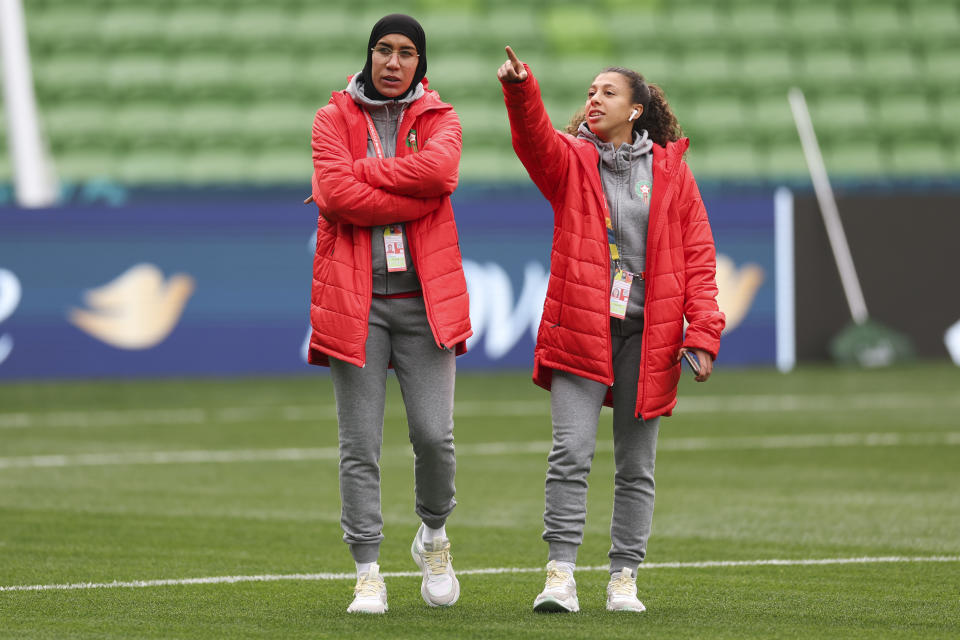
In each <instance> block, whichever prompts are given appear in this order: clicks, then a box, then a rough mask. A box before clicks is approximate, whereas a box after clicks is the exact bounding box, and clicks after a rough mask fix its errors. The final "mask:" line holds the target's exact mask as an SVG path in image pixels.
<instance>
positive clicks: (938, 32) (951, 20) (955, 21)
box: [907, 0, 960, 39]
mask: <svg viewBox="0 0 960 640" xmlns="http://www.w3.org/2000/svg"><path fill="white" fill-rule="evenodd" d="M907 10H908V13H909V16H910V19H909V22H908V23H907V25H908V27H911V28H912V31H913V32H914V33H916V34H919V35H920V37H921V38H930V37H931V36H934V37H937V36H948V37H950V38H954V39H955V38H956V36H957V34H958V33H960V7H957V3H956V2H954V1H952V0H939V1H938V0H925V1H924V2H910V3H907Z"/></svg>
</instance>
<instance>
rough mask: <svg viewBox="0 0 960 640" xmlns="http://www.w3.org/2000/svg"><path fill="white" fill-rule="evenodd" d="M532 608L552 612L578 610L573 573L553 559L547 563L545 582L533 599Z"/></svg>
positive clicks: (578, 602)
mask: <svg viewBox="0 0 960 640" xmlns="http://www.w3.org/2000/svg"><path fill="white" fill-rule="evenodd" d="M533 610H534V611H541V612H554V613H566V612H577V611H580V601H579V600H577V583H576V581H574V579H573V574H571V573H570V572H569V571H564V570H563V569H561V568H560V567H559V566H558V565H557V563H556V562H554V561H553V560H551V561H550V562H548V563H547V582H546V584H545V585H544V587H543V591H541V592H540V595H538V596H537V598H536V599H535V600H534V601H533Z"/></svg>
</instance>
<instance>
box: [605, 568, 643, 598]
mask: <svg viewBox="0 0 960 640" xmlns="http://www.w3.org/2000/svg"><path fill="white" fill-rule="evenodd" d="M610 591H611V592H613V593H615V594H616V595H618V596H636V595H637V584H636V583H635V582H634V581H633V579H632V578H629V577H627V576H626V575H624V574H622V573H621V574H620V575H619V576H617V577H616V578H613V579H612V580H610Z"/></svg>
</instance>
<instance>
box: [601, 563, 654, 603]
mask: <svg viewBox="0 0 960 640" xmlns="http://www.w3.org/2000/svg"><path fill="white" fill-rule="evenodd" d="M646 610H647V608H646V607H645V606H643V603H642V602H640V601H639V600H638V599H637V576H636V575H635V574H634V573H633V571H632V570H630V569H628V568H624V569H622V570H620V571H618V572H616V573H615V574H613V575H612V576H610V582H608V583H607V611H634V612H636V613H640V612H641V611H646Z"/></svg>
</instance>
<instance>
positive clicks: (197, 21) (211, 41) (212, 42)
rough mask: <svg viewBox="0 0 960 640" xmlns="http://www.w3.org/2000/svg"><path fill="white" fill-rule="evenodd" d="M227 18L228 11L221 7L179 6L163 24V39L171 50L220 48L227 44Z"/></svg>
mask: <svg viewBox="0 0 960 640" xmlns="http://www.w3.org/2000/svg"><path fill="white" fill-rule="evenodd" d="M226 18H227V14H226V13H225V12H224V11H222V10H220V9H218V8H217V7H212V6H206V5H197V6H192V5H183V6H180V7H177V8H176V9H175V10H173V11H172V12H171V13H170V14H169V16H168V17H167V20H166V22H165V24H164V25H163V26H164V33H163V41H164V42H165V44H166V46H167V47H168V48H169V51H171V52H192V51H217V50H218V49H221V48H222V47H223V46H224V45H223V44H222V41H223V36H224V34H225V33H226V27H227V24H226V23H227V20H226Z"/></svg>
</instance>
